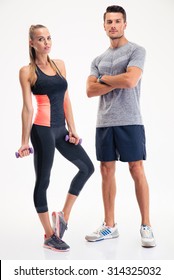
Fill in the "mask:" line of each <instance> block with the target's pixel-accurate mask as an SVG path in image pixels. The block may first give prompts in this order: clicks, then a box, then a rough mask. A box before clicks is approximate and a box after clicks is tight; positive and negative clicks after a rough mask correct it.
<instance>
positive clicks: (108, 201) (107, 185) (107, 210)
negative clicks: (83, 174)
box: [100, 161, 116, 227]
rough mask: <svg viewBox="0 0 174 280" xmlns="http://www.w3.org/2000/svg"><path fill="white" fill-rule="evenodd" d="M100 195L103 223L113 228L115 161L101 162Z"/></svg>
mask: <svg viewBox="0 0 174 280" xmlns="http://www.w3.org/2000/svg"><path fill="white" fill-rule="evenodd" d="M100 168H101V175H102V194H103V203H104V215H105V220H104V221H105V223H106V225H107V226H110V227H113V226H114V224H115V217H114V209H115V196H116V182H115V161H111V162H101V167H100Z"/></svg>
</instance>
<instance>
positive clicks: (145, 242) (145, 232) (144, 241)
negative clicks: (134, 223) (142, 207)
mask: <svg viewBox="0 0 174 280" xmlns="http://www.w3.org/2000/svg"><path fill="white" fill-rule="evenodd" d="M140 234H141V245H142V246H143V247H155V246H156V243H155V238H154V236H153V232H152V228H151V227H150V226H147V225H141V228H140Z"/></svg>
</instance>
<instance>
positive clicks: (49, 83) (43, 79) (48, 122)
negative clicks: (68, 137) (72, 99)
mask: <svg viewBox="0 0 174 280" xmlns="http://www.w3.org/2000/svg"><path fill="white" fill-rule="evenodd" d="M36 75H37V80H36V83H35V84H34V86H32V87H31V90H32V93H33V94H34V96H35V97H36V102H37V113H36V117H35V120H34V123H35V124H38V125H43V126H50V127H57V126H62V125H65V115H64V96H65V92H66V90H67V86H68V84H67V81H66V79H65V78H64V77H62V76H60V75H58V74H55V75H54V76H49V75H47V74H45V73H43V72H42V71H41V69H40V68H39V67H38V66H37V69H36Z"/></svg>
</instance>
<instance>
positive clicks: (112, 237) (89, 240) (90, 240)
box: [85, 234, 119, 242]
mask: <svg viewBox="0 0 174 280" xmlns="http://www.w3.org/2000/svg"><path fill="white" fill-rule="evenodd" d="M117 237H119V234H118V235H117V236H108V237H101V238H97V239H93V240H92V239H88V238H86V237H85V239H86V240H87V241H88V242H98V241H103V240H107V239H114V238H117Z"/></svg>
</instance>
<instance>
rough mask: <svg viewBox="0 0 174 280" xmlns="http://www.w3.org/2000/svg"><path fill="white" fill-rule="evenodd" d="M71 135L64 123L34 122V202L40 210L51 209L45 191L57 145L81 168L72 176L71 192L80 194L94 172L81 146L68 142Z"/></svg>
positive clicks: (67, 157) (42, 211)
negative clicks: (68, 136)
mask: <svg viewBox="0 0 174 280" xmlns="http://www.w3.org/2000/svg"><path fill="white" fill-rule="evenodd" d="M66 134H68V131H67V129H66V128H65V126H61V127H47V126H40V125H36V124H33V126H32V129H31V142H32V145H33V148H34V167H35V172H36V183H35V188H34V205H35V207H36V211H37V212H38V213H44V212H47V211H48V206H47V197H46V191H47V188H48V185H49V181H50V172H51V168H52V165H53V159H54V152H55V148H57V150H58V151H59V152H60V153H61V154H62V155H63V156H64V157H65V158H66V159H68V160H69V161H71V162H72V163H73V164H74V165H76V166H77V167H78V169H79V171H78V173H77V174H76V176H75V177H74V178H73V180H72V182H71V185H70V188H69V193H70V194H73V195H76V196H78V195H79V193H80V191H81V190H82V188H83V186H84V184H85V183H86V181H87V180H88V178H89V177H90V176H91V175H92V173H93V172H94V166H93V164H92V162H91V160H90V158H89V157H88V155H87V154H86V152H85V150H84V149H83V148H82V146H81V145H73V144H71V143H69V142H66V141H65V136H66Z"/></svg>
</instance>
